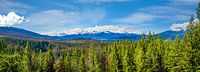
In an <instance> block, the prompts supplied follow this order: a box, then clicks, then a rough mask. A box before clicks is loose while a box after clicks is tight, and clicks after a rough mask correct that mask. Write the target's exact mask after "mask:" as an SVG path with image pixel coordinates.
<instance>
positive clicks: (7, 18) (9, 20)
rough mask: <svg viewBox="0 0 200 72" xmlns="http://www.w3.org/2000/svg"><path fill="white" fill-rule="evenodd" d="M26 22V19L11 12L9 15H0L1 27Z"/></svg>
mask: <svg viewBox="0 0 200 72" xmlns="http://www.w3.org/2000/svg"><path fill="white" fill-rule="evenodd" d="M24 21H25V19H24V17H23V16H19V15H17V14H16V13H15V12H9V13H8V14H7V15H0V26H14V25H16V24H21V23H23V22H24Z"/></svg>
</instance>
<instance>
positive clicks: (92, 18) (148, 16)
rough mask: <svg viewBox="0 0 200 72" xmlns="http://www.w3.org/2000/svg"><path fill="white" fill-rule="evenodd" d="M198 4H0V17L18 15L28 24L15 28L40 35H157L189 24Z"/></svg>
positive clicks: (180, 0)
mask: <svg viewBox="0 0 200 72" xmlns="http://www.w3.org/2000/svg"><path fill="white" fill-rule="evenodd" d="M198 2H199V1H198V0H1V1H0V14H1V15H6V14H8V13H9V12H15V13H16V14H17V15H19V16H24V18H25V19H27V20H28V22H23V23H21V24H17V25H15V27H18V28H23V29H27V30H31V31H34V32H38V33H43V32H62V31H64V30H71V29H75V28H80V29H81V28H87V27H95V26H107V25H108V26H119V27H125V28H130V29H132V30H134V31H136V32H144V33H147V32H149V31H153V32H155V33H158V32H162V31H166V30H169V29H170V26H172V24H179V23H184V22H187V21H188V19H189V18H190V16H191V15H192V14H195V10H196V6H197V3H198Z"/></svg>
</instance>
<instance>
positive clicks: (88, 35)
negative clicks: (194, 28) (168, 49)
mask: <svg viewBox="0 0 200 72" xmlns="http://www.w3.org/2000/svg"><path fill="white" fill-rule="evenodd" d="M184 33H185V31H183V30H182V31H172V30H168V31H165V32H162V33H159V34H156V35H155V36H157V35H161V36H162V37H163V39H166V38H168V37H170V38H171V39H174V38H175V36H176V35H179V36H180V37H183V35H184ZM0 36H6V37H13V38H34V39H35V38H36V39H57V40H71V39H94V40H108V41H116V40H138V39H140V38H141V36H142V34H139V33H131V32H122V31H121V32H120V30H118V31H114V30H113V31H92V32H91V31H86V32H84V31H80V32H77V33H74V34H66V33H61V34H59V35H58V36H48V35H41V34H38V33H35V32H31V31H28V30H24V29H20V28H15V27H0Z"/></svg>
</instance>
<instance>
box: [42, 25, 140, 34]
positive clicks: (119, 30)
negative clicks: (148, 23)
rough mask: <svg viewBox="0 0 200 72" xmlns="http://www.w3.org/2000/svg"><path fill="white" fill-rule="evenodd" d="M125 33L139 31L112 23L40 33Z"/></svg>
mask: <svg viewBox="0 0 200 72" xmlns="http://www.w3.org/2000/svg"><path fill="white" fill-rule="evenodd" d="M102 32H103V33H121V34H123V33H126V34H141V33H140V32H136V31H134V30H133V29H130V28H125V27H119V26H113V25H105V26H95V27H87V28H75V29H70V30H64V31H55V32H45V33H41V34H44V35H50V36H64V35H74V34H95V33H102Z"/></svg>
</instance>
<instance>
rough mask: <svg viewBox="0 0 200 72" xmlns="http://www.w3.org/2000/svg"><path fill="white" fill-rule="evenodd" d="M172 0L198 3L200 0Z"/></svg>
mask: <svg viewBox="0 0 200 72" xmlns="http://www.w3.org/2000/svg"><path fill="white" fill-rule="evenodd" d="M170 1H172V2H184V3H198V2H200V1H199V0H170Z"/></svg>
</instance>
